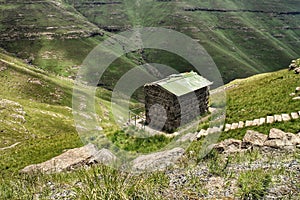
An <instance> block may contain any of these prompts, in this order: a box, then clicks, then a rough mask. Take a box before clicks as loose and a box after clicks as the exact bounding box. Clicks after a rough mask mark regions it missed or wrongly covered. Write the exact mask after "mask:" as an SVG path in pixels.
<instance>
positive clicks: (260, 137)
mask: <svg viewBox="0 0 300 200" xmlns="http://www.w3.org/2000/svg"><path fill="white" fill-rule="evenodd" d="M267 139H268V136H267V135H264V134H262V133H259V132H256V131H252V130H248V131H247V132H246V135H245V136H244V138H243V145H245V146H248V145H250V146H263V145H264V142H265V141H266V140H267Z"/></svg>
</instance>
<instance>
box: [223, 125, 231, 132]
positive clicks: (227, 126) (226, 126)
mask: <svg viewBox="0 0 300 200" xmlns="http://www.w3.org/2000/svg"><path fill="white" fill-rule="evenodd" d="M230 129H231V124H226V125H225V130H224V131H225V132H227V131H229V130H230Z"/></svg>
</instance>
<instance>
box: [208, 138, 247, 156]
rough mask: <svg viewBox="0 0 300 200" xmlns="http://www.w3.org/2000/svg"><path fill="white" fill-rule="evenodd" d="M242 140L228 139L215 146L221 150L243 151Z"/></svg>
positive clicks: (230, 151)
mask: <svg viewBox="0 0 300 200" xmlns="http://www.w3.org/2000/svg"><path fill="white" fill-rule="evenodd" d="M241 148H242V141H241V140H235V139H227V140H224V141H222V142H220V143H219V144H216V145H215V146H214V149H216V150H217V151H219V152H225V153H235V152H239V151H241Z"/></svg>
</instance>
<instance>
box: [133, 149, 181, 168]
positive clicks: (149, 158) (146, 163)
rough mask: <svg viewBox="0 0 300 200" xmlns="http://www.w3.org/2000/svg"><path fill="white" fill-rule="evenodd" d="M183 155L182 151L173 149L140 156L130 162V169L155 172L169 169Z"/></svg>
mask: <svg viewBox="0 0 300 200" xmlns="http://www.w3.org/2000/svg"><path fill="white" fill-rule="evenodd" d="M183 154H184V149H182V148H174V149H171V150H167V151H162V152H157V153H153V154H148V155H142V156H139V157H137V158H136V159H134V160H133V161H132V169H133V170H136V171H155V170H163V169H165V168H166V167H169V166H171V165H173V164H175V162H176V161H177V160H178V159H179V158H180V157H181V156H182V155H183Z"/></svg>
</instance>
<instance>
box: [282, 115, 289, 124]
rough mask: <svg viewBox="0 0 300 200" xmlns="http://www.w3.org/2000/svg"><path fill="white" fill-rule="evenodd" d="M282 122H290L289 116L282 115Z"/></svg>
mask: <svg viewBox="0 0 300 200" xmlns="http://www.w3.org/2000/svg"><path fill="white" fill-rule="evenodd" d="M281 116H282V120H283V121H285V122H287V121H290V120H291V117H290V115H289V114H282V115H281Z"/></svg>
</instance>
